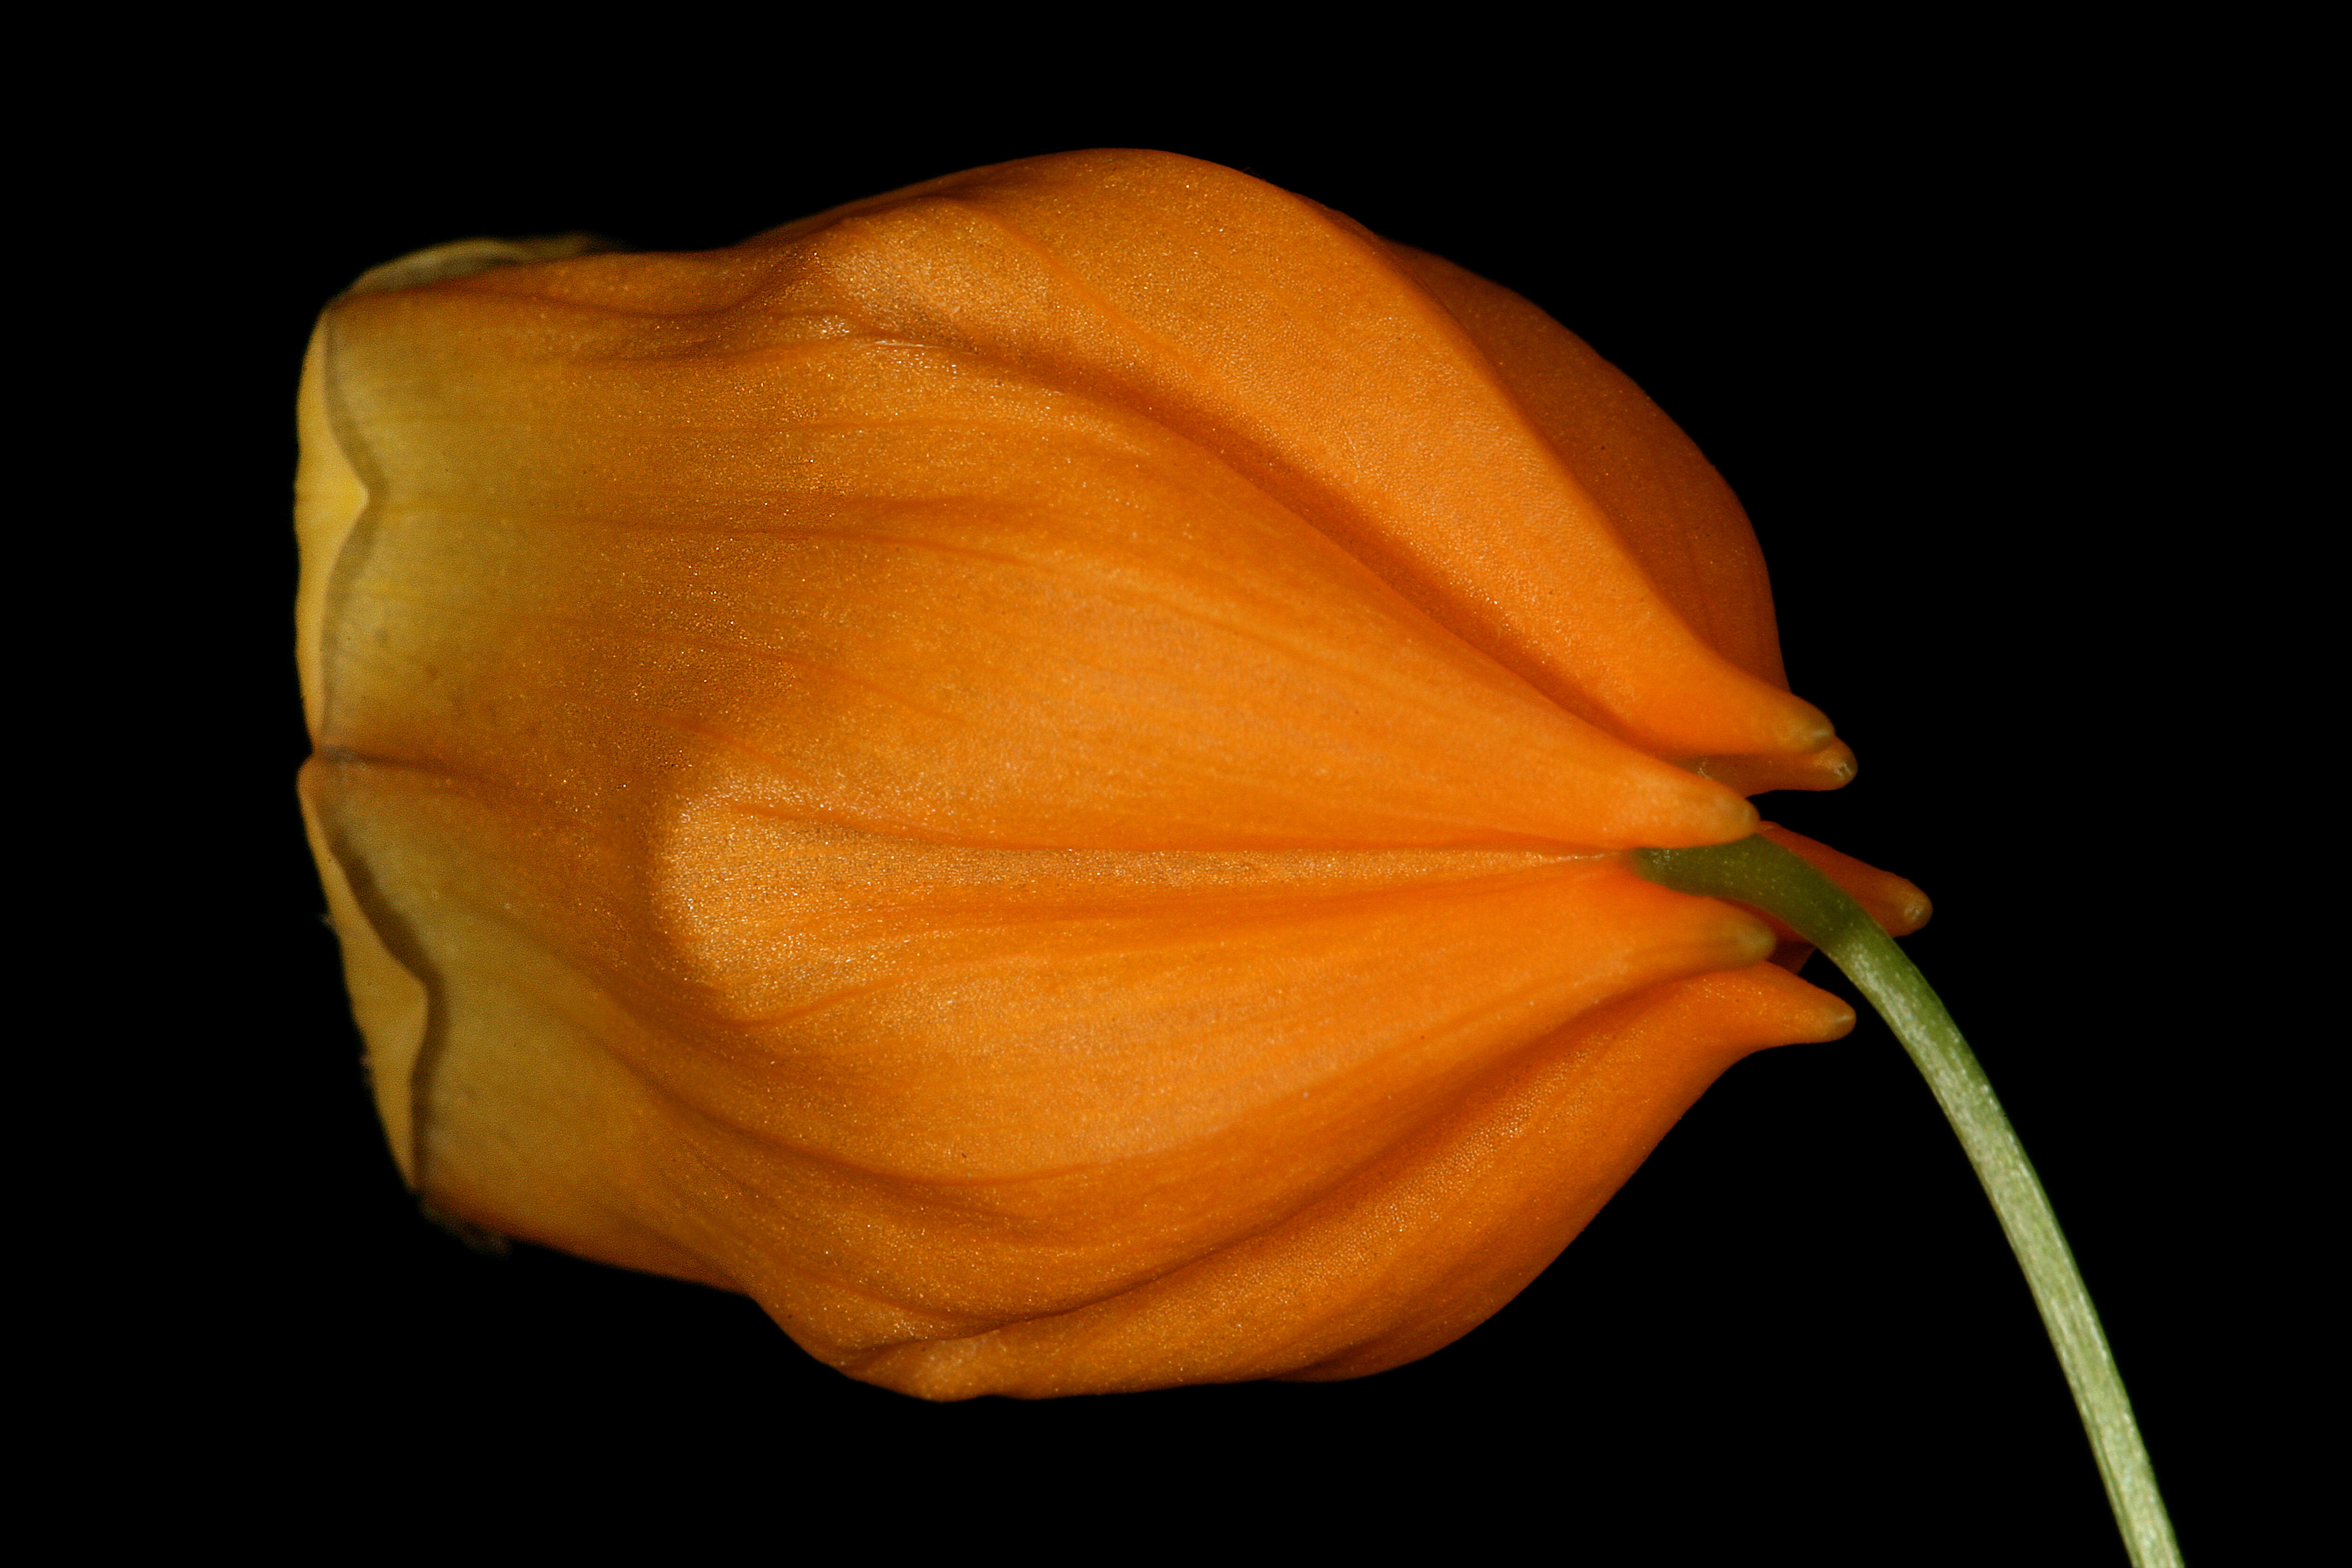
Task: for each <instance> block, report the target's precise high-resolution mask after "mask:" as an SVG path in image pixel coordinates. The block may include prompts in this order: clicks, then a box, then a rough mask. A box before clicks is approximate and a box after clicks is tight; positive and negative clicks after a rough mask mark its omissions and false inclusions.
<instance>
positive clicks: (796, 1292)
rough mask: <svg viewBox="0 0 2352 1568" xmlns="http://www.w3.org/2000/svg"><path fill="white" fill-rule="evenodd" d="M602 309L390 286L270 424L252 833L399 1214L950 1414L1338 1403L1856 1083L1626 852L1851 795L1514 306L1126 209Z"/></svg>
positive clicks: (927, 229)
mask: <svg viewBox="0 0 2352 1568" xmlns="http://www.w3.org/2000/svg"><path fill="white" fill-rule="evenodd" d="M581 252H582V247H578V246H574V245H564V244H562V243H556V244H552V245H549V244H543V243H542V244H541V245H538V246H532V245H522V246H505V245H499V244H496V243H492V242H471V243H469V244H468V245H463V246H457V247H443V248H442V249H441V250H438V251H433V252H426V253H425V254H423V255H422V256H420V257H416V258H408V259H407V260H405V261H404V262H398V263H394V264H393V265H392V266H391V267H388V268H380V269H378V271H377V272H376V273H373V274H371V275H370V276H369V278H368V279H362V283H361V285H360V286H359V287H358V288H357V289H354V291H353V292H352V294H351V295H348V296H346V297H345V298H344V299H343V300H341V301H339V302H338V303H337V304H335V305H334V306H333V307H332V308H331V309H330V310H329V311H328V312H327V314H326V316H325V318H324V319H323V320H322V321H321V323H320V330H319V332H318V334H317V336H316V339H315V340H314V342H313V346H312V350H311V354H310V363H309V366H308V370H307V373H306V376H305V382H304V390H303V449H304V456H303V469H302V478H301V501H300V527H301V533H302V544H303V556H304V578H303V586H302V598H301V604H300V608H299V627H300V649H301V658H302V667H303V676H304V689H305V699H306V702H307V704H308V709H309V714H310V725H311V732H312V735H313V737H314V739H315V741H316V743H317V754H316V755H315V756H314V758H313V759H312V761H311V762H310V764H309V765H308V766H307V767H306V769H305V770H304V773H303V780H302V792H303V799H304V802H305V806H306V810H307V812H308V816H309V820H310V826H311V832H312V840H313V845H314V847H315V848H316V850H317V851H318V854H319V858H320V867H321V870H322V873H323V875H324V878H325V880H326V883H327V888H328V892H329V898H330V900H331V906H332V910H333V914H334V919H335V921H336V925H337V928H338V930H339V931H340V932H341V937H342V942H343V948H344V955H345V964H346V971H347V974H348V976H349V979H350V982H351V987H352V996H353V1000H354V1004H355V1006H356V1008H357V1010H358V1012H359V1016H360V1019H361V1023H362V1028H363V1030H364V1032H365V1034H366V1037H367V1039H368V1046H369V1054H370V1065H371V1068H372V1071H373V1075H374V1080H375V1084H376V1089H377V1096H378V1103H379V1105H380V1107H381V1109H382V1111H383V1121H384V1125H385V1128H386V1131H387V1132H388V1134H389V1136H390V1138H391V1141H392V1144H393V1148H394V1153H395V1155H396V1157H397V1158H398V1159H399V1160H400V1162H401V1165H402V1169H403V1171H404V1173H406V1174H407V1175H408V1177H409V1179H410V1181H411V1183H412V1184H414V1185H415V1186H416V1187H417V1188H418V1190H419V1191H420V1192H421V1193H422V1194H424V1195H425V1198H426V1199H427V1201H429V1202H430V1203H432V1204H433V1205H436V1207H438V1208H439V1209H441V1210H443V1211H445V1212H447V1213H449V1214H452V1215H457V1216H460V1217H462V1218H464V1219H467V1220H469V1221H472V1222H475V1223H478V1224H479V1225H483V1226H489V1227H491V1228H494V1229H497V1230H499V1231H503V1232H506V1233H509V1234H511V1235H515V1236H519V1237H527V1238H530V1239H531V1240H535V1241H540V1242H543V1243H546V1244H548V1245H551V1246H554V1247H563V1248H566V1249H569V1250H572V1251H574V1252H578V1253H582V1254H584V1255H586V1256H589V1257H593V1258H602V1259H605V1260H608V1261H611V1262H614V1263H620V1264H624V1265H626V1266H629V1267H633V1268H645V1269H650V1270H653V1271H656V1272H659V1273H665V1274H671V1275H677V1276H679V1277H682V1278H686V1279H701V1280H707V1281H709V1282H711V1283H713V1284H718V1285H721V1286H725V1287H728V1288H730V1289H741V1290H744V1291H747V1292H749V1293H750V1294H751V1295H752V1296H754V1297H756V1298H757V1299H758V1300H760V1301H761V1303H762V1304H763V1305H764V1306H765V1307H766V1308H767V1309H768V1310H769V1311H770V1312H771V1313H772V1315H773V1316H774V1317H775V1318H776V1320H777V1321H779V1322H780V1323H781V1324H782V1325H783V1327H784V1328H785V1329H786V1330H787V1331H789V1332H791V1333H792V1335H793V1337H794V1338H795V1339H796V1340H798V1341H799V1342H801V1343H802V1344H803V1345H804V1346H806V1347H807V1348H808V1349H809V1350H810V1351H812V1352H814V1353H815V1354H817V1355H819V1356H821V1357H823V1358H824V1359H825V1360H826V1361H828V1362H830V1363H833V1364H835V1365H837V1366H839V1367H841V1368H842V1369H844V1370H845V1371H847V1372H849V1373H852V1374H854V1375H856V1376H858V1377H862V1378H866V1379H869V1380H871V1381H874V1382H877V1383H880V1384H887V1385H888V1386H891V1387H895V1388H900V1389H904V1390H906V1391H908V1392H910V1393H915V1394H924V1395H927V1396H929V1397H934V1398H959V1397H964V1396H968V1395H971V1394H983V1393H1010V1394H1066V1393H1077V1392H1087V1391H1096V1390H1108V1389H1121V1388H1141V1387H1150V1386H1156V1385H1162V1384H1176V1383H1188V1382H1203V1381H1225V1380H1233V1379H1239V1378H1251V1377H1265V1376H1300V1377H1310V1378H1328V1377H1346V1376H1353V1375H1357V1374H1360V1373H1369V1372H1374V1371H1378V1370H1380V1369H1381V1368H1384V1367H1388V1366H1392V1365H1395V1364H1397V1363H1401V1362H1404V1361H1408V1360H1411V1359H1412V1358H1414V1357H1417V1356H1421V1355H1424V1354H1426V1353H1428V1352H1431V1351H1433V1350H1435V1349H1437V1348H1438V1347H1440V1346H1442V1345H1444V1344H1445V1343H1447V1342H1450V1341H1452V1340H1453V1339H1454V1338H1456V1337H1458V1336H1459V1335H1461V1334H1462V1333H1463V1332H1465V1331H1467V1330H1468V1329H1470V1328H1471V1327H1473V1326H1475V1324H1476V1323H1478V1322H1479V1321H1483V1320H1484V1319H1485V1318H1486V1317H1487V1316H1488V1315H1489V1314H1491V1313H1492V1312H1494V1311H1495V1310H1496V1309H1497V1308H1498V1307H1499V1306H1501V1305H1502V1303H1503V1302H1505V1301H1506V1300H1508V1299H1509V1298H1510V1297H1511V1296H1512V1295H1513V1294H1514V1293H1516V1292H1517V1290H1518V1289H1520V1288H1521V1287H1522V1286H1523V1285H1524V1284H1525V1283H1526V1282H1527V1281H1528V1279H1530V1278H1532V1277H1533V1275H1534V1274H1535V1273H1536V1272H1537V1271H1538V1270H1539V1269H1541V1268H1543V1267H1544V1265H1545V1264H1547V1263H1548V1262H1549V1260H1550V1259H1551V1258H1552V1257H1554V1256H1555V1255H1556V1254H1557V1253H1558V1252H1559V1249H1560V1248H1561V1247H1563V1246H1565V1245H1566V1244H1567V1242H1568V1241H1569V1240H1570V1238H1571V1237H1573V1236H1574V1235H1575V1234H1576V1232H1577V1231H1578V1230H1579V1229H1580V1227H1581V1226H1583V1225H1584V1223H1585V1222H1586V1221H1587V1220H1588V1219H1590V1218H1591V1215H1593V1214H1594V1213H1595V1212H1596V1211H1597V1210H1598V1209H1599V1207H1600V1205H1601V1204H1602V1203H1604V1202H1606V1201H1607V1199H1608V1198H1609V1196H1610V1195H1611V1194H1612V1193H1613V1192H1614V1191H1615V1190H1616V1188H1617V1187H1618V1185H1619V1184H1622V1182H1623V1181H1624V1179H1625V1177H1626V1176H1627V1175H1628V1174H1629V1173H1631V1171H1632V1170H1633V1167H1634V1166H1635V1165H1636V1164H1637V1163H1639V1162H1640V1161H1641V1160H1642V1158H1643V1156H1644V1155H1645V1154H1646V1153H1647V1152H1649V1150H1650V1149H1651V1148H1652V1147H1653V1146H1654V1144H1655V1143H1656V1142H1657V1141H1658V1139H1659V1138H1660V1137H1661V1136H1662V1135H1663V1134H1664V1131H1665V1130H1666V1129H1667V1128H1668V1127H1670V1126H1671V1125H1672V1124H1673V1123H1674V1121H1675V1119H1676V1118H1677V1117H1679V1116H1680V1115H1681V1113H1682V1112H1683V1110H1685V1108H1687V1106H1688V1105H1689V1104H1690V1103H1691V1101H1692V1100H1694V1099H1696V1096H1697V1095H1698V1094H1700V1093H1701V1092H1702V1091H1703V1090H1704V1089H1706V1086H1707V1085H1708V1084H1709V1083H1710V1082H1711V1081H1712V1080H1713V1079H1715V1077H1716V1076H1717V1074H1718V1073H1720V1072H1721V1071H1722V1070H1723V1069H1724V1068H1726V1067H1727V1066H1728V1065H1729V1064H1730V1063H1731V1062H1732V1061H1734V1060H1736V1059H1737V1058H1738V1057H1740V1056H1741V1055H1743V1054H1745V1053H1747V1052H1748V1051H1751V1050H1754V1049H1756V1048H1758V1047H1763V1046H1769V1045H1774V1044H1780V1043H1783V1042H1789V1041H1796V1040H1816V1039H1826V1038H1831V1037H1835V1036H1837V1035H1838V1034H1841V1033H1843V1031H1844V1030H1845V1029H1846V1027H1848V1026H1849V1024H1850V1022H1851V1017H1850V1015H1849V1013H1848V1011H1847V1009H1846V1008H1845V1006H1844V1005H1843V1003H1840V1002H1838V1001H1837V1000H1836V999H1834V998H1832V997H1831V996H1829V995H1827V994H1824V993H1822V992H1820V991H1817V990H1815V989H1814V988H1812V987H1811V986H1810V985H1807V984H1804V983H1803V982H1802V981H1801V980H1799V979H1797V978H1796V977H1795V975H1794V974H1793V973H1790V971H1789V970H1788V969H1786V968H1783V967H1778V966H1775V965H1773V964H1771V963H1767V962H1765V960H1766V959H1767V958H1768V956H1769V955H1770V954H1771V953H1772V952H1773V951H1774V948H1775V945H1776V942H1778V941H1780V939H1781V938H1784V937H1785V936H1786V935H1787V933H1785V932H1782V933H1778V935H1776V933H1775V932H1774V931H1772V930H1771V929H1770V928H1769V927H1768V926H1767V925H1766V924H1765V923H1764V922H1762V921H1759V920H1758V919H1756V918H1755V917H1753V916H1750V915H1748V914H1746V913H1744V912H1741V911H1739V910H1736V909H1734V908H1732V907H1731V906H1728V905H1726V904H1721V903H1717V902H1714V901H1711V900H1700V899H1694V898H1688V897H1685V896H1683V895H1680V894H1676V893H1672V892H1668V891H1666V890H1665V889H1662V888H1659V887H1657V886H1655V885H1654V884H1652V883H1650V882H1647V881H1644V880H1643V879H1641V878H1639V877H1637V876H1636V875H1634V874H1633V871H1632V870H1630V869H1629V868H1628V867H1627V864H1626V859H1625V856H1624V854H1623V853H1622V852H1623V851H1625V850H1627V849H1630V848H1633V847H1640V846H1664V847H1680V846H1692V845H1700V844H1710V843H1719V842H1724V841H1727V840H1729V839H1733V838H1737V837H1741V836H1743V835H1745V834H1747V833H1748V832H1749V831H1751V829H1752V828H1753V826H1754V812H1753V809H1752V808H1751V807H1750V806H1749V805H1748V803H1747V801H1746V800H1745V799H1743V798H1742V793H1743V792H1752V791H1755V790H1759V789H1764V788H1772V787H1797V788H1827V787H1833V786H1834V785H1836V784H1842V783H1843V782H1844V780H1845V779H1846V778H1847V777H1848V776H1850V774H1851V771H1852V762H1851V757H1850V754H1849V753H1847V752H1846V751H1845V750H1844V748H1843V746H1842V745H1840V744H1839V743H1838V742H1836V741H1835V740H1834V738H1833V737H1832V734H1831V731H1830V729H1829V726H1828V724H1827V722H1826V721H1824V720H1823V719H1822V717H1821V715H1820V714H1819V713H1817V712H1816V711H1815V710H1812V709H1811V707H1809V706H1807V705H1806V704H1804V703H1802V702H1801V701H1799V700H1796V699H1794V698H1793V697H1791V696H1790V695H1789V694H1788V692H1787V691H1786V689H1784V685H1783V683H1782V680H1781V676H1780V664H1779V656H1778V652H1777V649H1776V646H1775V641H1774V635H1773V628H1772V619H1771V607H1770V601H1769V594H1768V591H1767V587H1766V583H1765V577H1764V570H1763V565H1762V563H1761V561H1760V559H1759V556H1758V554H1757V551H1756V548H1755V543H1754V539H1753V535H1752V534H1751V532H1750V531H1749V530H1748V523H1747V521H1746V519H1745V517H1744V516H1743V515H1742V514H1741V512H1740V510H1739V507H1738V502H1737V501H1736V500H1733V498H1732V496H1731V494H1730V493H1729V491H1728V490H1727V489H1726V488H1725V487H1724V485H1723V483H1722V481H1721V480H1720V479H1717V476H1716V475H1715V473H1714V471H1713V470H1712V469H1711V468H1708V466H1707V464H1706V461H1705V459H1704V458H1701V457H1700V456H1699V454H1698V453H1697V451H1696V449H1695V448H1693V447H1692V446H1691V445H1690V443H1689V442H1688V441H1687V439H1685V437H1683V436H1682V434H1681V433H1680V432H1679V431H1678V430H1676V429H1675V427H1674V426H1673V425H1672V424H1671V423H1670V422H1668V421H1667V419H1666V418H1665V416H1664V415H1662V414H1661V413H1660V412H1659V411H1658V410H1657V408H1656V407H1655V406H1654V405H1652V404H1651V403H1650V402H1649V401H1648V399H1646V398H1645V397H1643V395H1642V394H1641V392H1640V391H1639V390H1638V389H1637V388H1635V387H1634V386H1633V384H1631V383H1630V382H1628V381H1627V380H1625V378H1624V377H1623V376H1622V375H1621V374H1618V373H1617V372H1616V371H1614V370H1613V369H1612V368H1611V367H1610V366H1608V365H1607V364H1606V363H1603V362H1601V360H1600V359H1599V358H1598V357H1597V356H1596V355H1594V354H1593V353H1591V350H1590V349H1588V348H1586V347H1585V346H1584V345H1583V344H1582V343H1580V342H1578V341H1577V340H1576V339H1575V338H1574V337H1572V336H1570V334H1569V333H1568V332H1566V331H1563V330H1562V329H1561V328H1559V326H1558V325H1556V324H1555V323H1553V322H1552V321H1549V319H1548V318H1546V317H1544V316H1543V315H1542V314H1541V313H1540V312H1539V311H1538V310H1535V309H1534V308H1533V307H1532V306H1530V305H1528V303H1526V302H1525V301H1524V300H1520V299H1518V298H1517V296H1515V295H1512V294H1510V293H1508V292H1507V291H1506V290H1504V289H1499V288H1496V286H1494V285H1492V284H1490V283H1486V282H1484V281H1483V280H1481V279H1476V278H1475V277H1472V276H1471V275H1469V274H1468V273H1465V272H1464V271H1462V270H1460V269H1459V268H1454V267H1453V266H1451V265H1450V264H1448V263H1446V262H1444V261H1441V260H1439V259H1437V258H1434V257H1430V256H1426V255H1423V254H1421V253H1418V252H1413V251H1409V250H1405V249H1402V247H1394V246H1390V245H1387V244H1384V243H1383V242H1382V241H1381V240H1379V239H1378V238H1376V237H1373V236H1371V235H1370V234H1368V233H1366V232H1365V231H1363V230H1362V229H1360V228H1359V227H1357V226H1354V225H1353V224H1351V223H1349V221H1348V220H1346V219H1345V218H1342V217H1339V216H1337V215H1335V214H1332V213H1329V212H1328V211H1325V210H1324V209H1322V208H1320V207H1318V206H1316V205H1313V204H1312V203H1309V202H1306V201H1303V200H1301V199H1299V198H1297V197H1295V196H1291V195H1286V194H1285V193H1283V192H1281V191H1278V190H1276V189H1274V188H1273V187H1271V186H1268V185H1265V184H1261V183H1259V182H1257V181H1255V180H1252V179H1249V178H1247V177H1245V176H1244V175H1241V174H1234V173H1233V172H1231V171H1228V170H1225V169H1222V168H1218V167H1215V166H1213V165H1210V164H1205V163H1195V162H1192V161H1190V160H1186V159H1181V158H1176V157H1172V156H1167V155H1162V154H1155V153H1080V154H1072V155H1067V156H1062V157H1055V158H1043V159H1035V160H1031V161H1028V162H1024V163H1012V164H1006V165H1002V166H1000V167H997V168H992V169H983V170H979V171H975V172H973V173H971V174H961V175H957V176H954V177H952V178H950V179H945V180H940V181H935V182H932V183H931V184H927V185H921V186H917V187H914V188H912V189H910V190H907V191H902V192H899V193H897V194H896V195H888V196H884V197H878V198H876V199H874V200H872V201H867V202H864V203H859V204H856V205H853V206H850V207H845V208H843V209H840V210H838V211H835V212H833V213H828V214H825V215H823V216H818V217H815V218H810V219H806V220H804V221H803V222H800V223H796V224H793V225H790V226H786V227H784V228H782V229H778V230H775V231H773V232H772V233H770V234H766V235H762V236H760V237H757V238H754V239H752V240H750V241H747V242H745V243H744V244H742V245H740V246H737V247H732V248H730V249H727V250H721V251H714V252H709V253H704V254H698V255H614V254H583V253H581ZM1777 836H1778V837H1780V838H1781V839H1782V841H1783V842H1787V843H1790V845H1791V846H1792V847H1798V848H1800V849H1801V851H1803V852H1805V853H1807V854H1808V855H1809V857H1810V858H1814V859H1815V861H1816V863H1817V864H1821V865H1822V866H1823V867H1824V868H1825V869H1828V870H1830V871H1831V872H1832V875H1833V876H1835V877H1837V878H1838V879H1839V880H1841V881H1842V882H1843V883H1844V884H1845V885H1846V886H1847V887H1848V888H1849V889H1850V890H1853V892H1854V893H1855V894H1856V895H1857V896H1858V897H1861V898H1863V899H1864V901H1865V902H1867V903H1869V904H1870V905H1871V906H1872V907H1873V910H1874V913H1877V914H1879V916H1880V917H1881V919H1882V920H1884V921H1886V922H1887V923H1889V924H1890V925H1891V926H1893V927H1895V929H1898V930H1906V929H1909V927H1910V926H1911V925H1913V924H1916V922H1917V921H1918V920H1919V919H1921V918H1924V912H1925V906H1924V903H1923V902H1921V901H1920V900H1918V899H1917V895H1916V891H1914V890H1913V889H1909V887H1908V885H1907V884H1905V883H1902V882H1900V881H1899V880H1898V879H1894V878H1890V877H1886V876H1885V875H1884V874H1882V873H1876V872H1872V871H1870V870H1869V869H1868V868H1864V867H1861V866H1859V865H1858V864H1857V863H1855V862H1852V861H1848V860H1845V859H1844V858H1843V857H1838V856H1834V855H1832V854H1831V853H1830V852H1828V851H1826V850H1822V849H1819V848H1818V847H1813V846H1809V845H1807V844H1806V843H1805V842H1804V841H1802V840H1800V839H1797V838H1795V837H1794V836H1793V835H1777ZM1784 956H1786V955H1785V954H1784Z"/></svg>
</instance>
